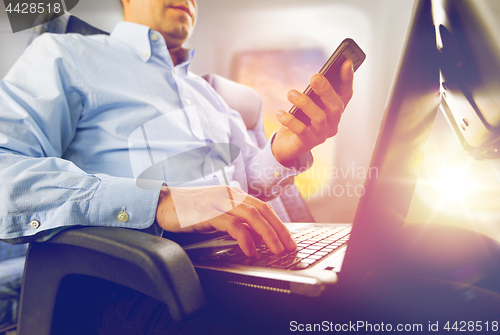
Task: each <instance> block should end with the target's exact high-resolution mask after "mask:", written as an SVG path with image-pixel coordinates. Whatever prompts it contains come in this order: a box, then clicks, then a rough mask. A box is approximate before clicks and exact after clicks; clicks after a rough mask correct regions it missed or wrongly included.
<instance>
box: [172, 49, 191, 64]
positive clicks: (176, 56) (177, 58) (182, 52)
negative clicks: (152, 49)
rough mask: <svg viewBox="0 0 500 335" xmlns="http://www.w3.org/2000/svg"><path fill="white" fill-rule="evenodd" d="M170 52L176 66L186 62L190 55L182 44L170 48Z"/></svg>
mask: <svg viewBox="0 0 500 335" xmlns="http://www.w3.org/2000/svg"><path fill="white" fill-rule="evenodd" d="M168 52H169V53H170V57H171V58H172V62H173V63H174V66H176V65H178V64H180V63H182V62H184V61H185V60H186V58H187V55H188V51H187V50H186V49H184V48H183V47H182V46H180V47H177V48H173V49H168Z"/></svg>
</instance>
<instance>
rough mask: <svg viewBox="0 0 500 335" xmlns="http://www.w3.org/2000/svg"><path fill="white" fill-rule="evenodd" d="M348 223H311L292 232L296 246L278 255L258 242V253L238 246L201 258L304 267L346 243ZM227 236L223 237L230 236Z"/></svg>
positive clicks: (232, 262)
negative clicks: (252, 252)
mask: <svg viewBox="0 0 500 335" xmlns="http://www.w3.org/2000/svg"><path fill="white" fill-rule="evenodd" d="M350 233H351V227H345V226H334V227H331V226H329V227H325V226H321V225H314V226H311V227H306V228H304V229H301V230H299V231H297V232H294V233H292V237H293V239H294V240H295V242H296V243H297V249H296V250H294V251H291V252H285V253H283V254H280V255H275V254H273V253H272V252H271V251H270V250H269V249H268V248H267V246H266V245H264V244H260V245H257V246H256V247H257V255H256V256H254V257H247V256H246V255H245V254H244V253H243V252H242V251H241V249H240V248H239V247H237V246H235V247H234V248H232V249H224V250H222V251H219V252H217V253H215V254H213V255H210V256H206V257H204V258H203V259H205V260H210V261H217V262H222V263H230V264H242V265H252V266H261V267H267V268H277V269H289V270H303V269H306V268H308V267H310V266H312V265H313V264H315V263H317V262H319V261H321V260H322V259H324V258H325V257H327V256H329V255H331V254H332V253H334V252H335V251H337V250H338V249H339V248H341V247H342V246H344V245H346V244H347V241H348V240H349V236H350ZM230 238H231V237H229V236H227V237H224V239H230Z"/></svg>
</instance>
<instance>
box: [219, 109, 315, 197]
mask: <svg viewBox="0 0 500 335" xmlns="http://www.w3.org/2000/svg"><path fill="white" fill-rule="evenodd" d="M229 123H230V127H231V143H233V144H235V145H237V146H238V147H239V148H240V150H241V153H242V155H243V160H244V166H245V175H246V179H247V180H246V182H247V185H248V193H249V194H250V195H253V196H255V197H257V198H259V199H261V200H264V201H267V200H270V199H273V198H275V197H277V196H279V195H280V194H281V193H282V192H283V191H284V190H285V189H286V188H287V187H288V186H290V185H292V184H293V182H294V179H295V176H296V175H298V174H299V173H302V172H304V171H307V170H308V169H309V168H311V166H312V164H313V157H312V154H311V153H310V152H307V153H305V154H303V155H302V156H300V157H298V158H297V159H296V160H295V164H294V165H293V167H290V168H288V167H285V166H283V165H282V164H280V163H279V162H278V161H277V160H276V158H275V157H274V155H273V153H272V150H271V145H272V142H273V140H274V137H275V135H276V134H273V136H271V139H270V140H269V141H268V142H267V144H266V145H265V146H264V148H263V149H260V148H259V147H257V145H256V144H255V143H254V141H253V140H252V139H251V138H250V136H249V134H248V131H247V129H246V126H245V123H244V121H243V119H242V118H241V115H240V114H239V113H238V112H236V111H234V110H230V117H229Z"/></svg>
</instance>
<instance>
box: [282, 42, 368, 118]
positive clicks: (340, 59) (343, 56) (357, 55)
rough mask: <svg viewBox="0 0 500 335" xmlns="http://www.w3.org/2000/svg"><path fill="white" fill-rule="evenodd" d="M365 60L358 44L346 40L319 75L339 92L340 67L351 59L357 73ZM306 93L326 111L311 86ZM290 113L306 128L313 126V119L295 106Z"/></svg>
mask: <svg viewBox="0 0 500 335" xmlns="http://www.w3.org/2000/svg"><path fill="white" fill-rule="evenodd" d="M365 58H366V55H365V53H364V52H363V50H361V48H360V47H359V46H358V45H357V44H356V42H354V41H353V40H352V39H350V38H346V39H345V40H343V41H342V43H340V45H339V47H338V48H337V50H335V51H334V53H333V54H332V55H331V56H330V58H329V59H328V60H327V61H326V63H325V65H323V67H322V68H321V70H319V73H321V74H322V75H324V76H325V77H326V79H328V81H329V82H330V84H331V85H332V87H333V89H334V90H335V91H338V89H339V88H340V67H341V66H342V64H344V62H345V61H346V60H348V59H350V60H352V63H353V69H354V71H356V70H357V69H358V68H359V66H360V65H361V64H362V63H363V61H364V60H365ZM304 93H305V94H307V95H308V96H309V97H310V98H311V99H312V100H313V101H314V103H315V104H316V105H318V107H320V108H321V109H325V104H324V103H323V101H322V100H321V98H320V97H319V96H318V95H317V94H316V93H314V91H313V90H312V88H311V86H310V85H308V86H307V88H306V90H305V91H304ZM289 113H290V114H292V115H294V116H295V117H296V118H297V119H299V120H300V121H302V122H303V123H304V124H305V125H306V126H308V125H310V124H311V119H309V117H308V116H307V115H306V114H305V113H304V112H303V111H302V110H301V109H299V108H297V107H295V106H293V107H292V108H291V109H290V111H289Z"/></svg>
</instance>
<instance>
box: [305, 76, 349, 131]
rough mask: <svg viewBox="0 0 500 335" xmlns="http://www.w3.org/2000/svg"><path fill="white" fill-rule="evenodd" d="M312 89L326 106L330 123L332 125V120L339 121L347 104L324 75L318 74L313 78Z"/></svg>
mask: <svg viewBox="0 0 500 335" xmlns="http://www.w3.org/2000/svg"><path fill="white" fill-rule="evenodd" d="M311 88H312V89H313V91H314V93H316V94H317V95H318V96H319V97H320V98H321V100H322V101H323V103H324V104H325V107H326V109H325V113H326V115H327V117H328V121H329V123H332V122H331V121H332V119H333V120H338V119H339V117H340V115H342V112H343V111H344V105H345V104H344V102H343V101H342V99H341V97H340V96H339V95H338V94H337V92H335V90H334V89H333V87H332V85H331V84H330V82H329V81H328V80H327V79H326V78H325V77H324V76H323V75H321V74H319V73H317V74H315V75H314V76H312V78H311Z"/></svg>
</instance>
